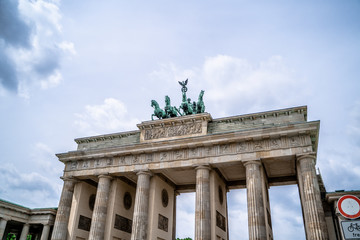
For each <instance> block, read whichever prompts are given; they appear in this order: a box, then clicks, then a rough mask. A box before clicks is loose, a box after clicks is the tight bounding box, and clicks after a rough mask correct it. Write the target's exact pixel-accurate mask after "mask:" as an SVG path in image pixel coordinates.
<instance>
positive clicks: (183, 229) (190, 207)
mask: <svg viewBox="0 0 360 240" xmlns="http://www.w3.org/2000/svg"><path fill="white" fill-rule="evenodd" d="M194 233H195V193H182V194H180V195H179V196H178V197H177V199H176V237H177V238H187V237H190V238H192V239H194Z"/></svg>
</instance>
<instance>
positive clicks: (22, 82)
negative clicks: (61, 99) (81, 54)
mask: <svg viewBox="0 0 360 240" xmlns="http://www.w3.org/2000/svg"><path fill="white" fill-rule="evenodd" d="M5 1H9V0H5ZM9 2H10V1H9ZM58 4H59V1H44V0H36V1H28V0H19V2H18V5H17V2H16V1H15V2H11V3H5V4H4V6H5V7H6V8H7V9H4V11H9V12H10V11H11V14H12V15H13V17H5V20H6V21H8V22H6V23H8V24H5V25H4V26H3V27H4V29H5V30H4V32H6V33H8V35H6V36H5V37H3V39H4V42H3V43H4V44H0V51H1V52H3V56H2V57H3V58H5V60H3V61H0V69H1V68H2V69H6V72H4V73H2V74H0V83H1V84H2V85H3V87H4V89H7V90H9V91H16V92H17V93H18V95H19V96H20V97H23V98H25V99H28V98H30V94H29V92H30V89H31V88H32V87H33V86H35V87H40V88H41V89H48V88H52V87H56V86H57V85H58V84H60V82H61V73H60V65H61V61H62V58H63V57H64V56H66V55H68V54H75V53H76V51H75V48H74V45H73V43H71V42H69V41H64V40H62V26H61V17H62V16H61V13H60V9H59V6H58ZM20 27H21V29H19V31H17V32H13V30H12V29H13V28H20ZM20 31H21V32H20ZM1 38H2V36H0V40H1ZM0 43H1V41H0ZM1 75H3V76H1ZM1 79H2V81H1Z"/></svg>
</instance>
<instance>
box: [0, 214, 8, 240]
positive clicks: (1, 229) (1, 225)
mask: <svg viewBox="0 0 360 240" xmlns="http://www.w3.org/2000/svg"><path fill="white" fill-rule="evenodd" d="M7 221H8V220H7V219H4V218H2V219H1V220H0V239H3V237H4V233H5V229H6V224H7Z"/></svg>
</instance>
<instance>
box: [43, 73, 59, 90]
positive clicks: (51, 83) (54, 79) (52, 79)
mask: <svg viewBox="0 0 360 240" xmlns="http://www.w3.org/2000/svg"><path fill="white" fill-rule="evenodd" d="M61 80H62V76H61V74H60V72H59V71H58V70H56V71H55V72H54V74H52V75H50V76H49V77H48V78H47V79H45V80H41V81H40V85H41V88H42V89H48V88H53V87H56V86H57V85H59V84H60V83H61Z"/></svg>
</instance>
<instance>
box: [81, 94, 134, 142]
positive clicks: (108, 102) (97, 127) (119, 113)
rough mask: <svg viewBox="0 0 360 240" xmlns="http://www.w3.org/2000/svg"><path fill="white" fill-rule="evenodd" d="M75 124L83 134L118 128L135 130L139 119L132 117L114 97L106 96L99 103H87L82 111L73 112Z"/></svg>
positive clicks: (118, 129)
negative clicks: (101, 102) (102, 101)
mask: <svg viewBox="0 0 360 240" xmlns="http://www.w3.org/2000/svg"><path fill="white" fill-rule="evenodd" d="M75 116H76V118H77V120H76V121H75V125H76V126H77V127H78V129H79V130H80V132H82V133H85V134H92V135H93V134H103V133H109V132H114V131H120V130H135V129H134V126H136V124H137V123H139V122H140V121H139V120H138V119H136V118H132V117H131V116H130V115H129V114H128V111H127V108H126V106H125V105H124V103H122V102H121V101H119V100H117V99H115V98H107V99H105V100H104V103H103V104H101V105H87V106H86V107H85V111H84V113H77V114H75Z"/></svg>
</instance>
